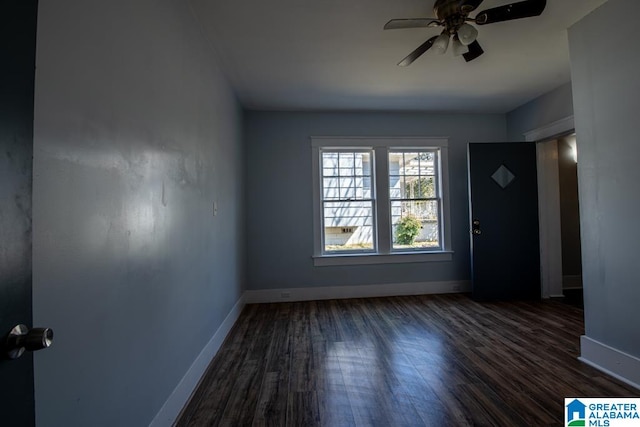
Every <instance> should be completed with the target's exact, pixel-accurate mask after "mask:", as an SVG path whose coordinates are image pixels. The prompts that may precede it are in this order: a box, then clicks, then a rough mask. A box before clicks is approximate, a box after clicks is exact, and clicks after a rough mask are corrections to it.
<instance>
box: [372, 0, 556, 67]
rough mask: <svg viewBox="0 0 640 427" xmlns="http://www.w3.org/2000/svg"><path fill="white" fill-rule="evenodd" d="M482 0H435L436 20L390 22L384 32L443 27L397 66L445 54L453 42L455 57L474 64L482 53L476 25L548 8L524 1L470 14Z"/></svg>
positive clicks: (538, 1) (543, 2) (534, 0)
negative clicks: (425, 55) (428, 54)
mask: <svg viewBox="0 0 640 427" xmlns="http://www.w3.org/2000/svg"><path fill="white" fill-rule="evenodd" d="M482 1H483V0H436V3H435V5H434V6H433V12H434V13H435V15H436V18H414V19H392V20H391V21H389V22H387V23H386V24H385V26H384V29H385V30H397V29H403V28H423V27H427V28H437V27H444V29H443V30H442V33H441V34H440V35H439V36H434V37H431V38H430V39H429V40H427V41H426V42H424V43H423V44H421V45H420V46H419V47H418V48H417V49H416V50H414V51H413V52H411V53H410V54H409V55H408V56H407V57H406V58H404V59H403V60H402V61H400V62H399V63H398V65H399V66H401V67H406V66H408V65H411V63H413V61H415V60H416V59H418V58H419V57H420V56H421V55H422V54H423V53H425V52H426V51H428V50H429V49H431V48H433V49H435V50H436V51H437V52H438V53H440V54H444V53H445V52H446V51H447V48H448V47H449V42H450V41H451V39H453V42H452V50H453V54H454V55H456V56H459V55H462V56H463V57H464V59H465V61H467V62H469V61H473V60H474V59H476V58H478V57H479V56H480V55H482V54H483V53H484V50H483V49H482V47H480V44H479V43H478V41H477V40H476V39H477V37H478V30H477V29H476V28H475V27H474V26H473V25H471V24H469V22H472V23H475V24H476V25H487V24H493V23H496V22H503V21H511V20H514V19H521V18H529V17H532V16H539V15H540V14H541V13H542V12H543V11H544V9H545V7H546V6H547V1H546V0H525V1H521V2H518V3H511V4H508V5H505V6H498V7H494V8H491V9H487V10H483V11H482V12H480V13H478V14H477V15H476V17H475V18H470V17H469V14H470V13H471V12H473V11H474V10H476V9H477V8H478V6H480V4H481V3H482Z"/></svg>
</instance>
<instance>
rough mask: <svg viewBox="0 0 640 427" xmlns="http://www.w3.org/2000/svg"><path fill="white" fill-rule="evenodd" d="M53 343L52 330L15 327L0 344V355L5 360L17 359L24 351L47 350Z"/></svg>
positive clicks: (24, 326) (22, 326)
mask: <svg viewBox="0 0 640 427" xmlns="http://www.w3.org/2000/svg"><path fill="white" fill-rule="evenodd" d="M52 343H53V330H51V329H50V328H31V329H29V328H28V327H27V326H26V325H22V324H21V325H16V326H15V327H14V328H13V329H11V331H9V333H8V334H7V335H6V336H5V337H4V340H3V341H2V342H1V343H0V348H1V353H2V355H3V356H4V357H5V358H8V359H17V358H18V357H20V356H22V354H23V353H24V352H25V351H36V350H42V349H43V348H48V347H50V346H51V344H52Z"/></svg>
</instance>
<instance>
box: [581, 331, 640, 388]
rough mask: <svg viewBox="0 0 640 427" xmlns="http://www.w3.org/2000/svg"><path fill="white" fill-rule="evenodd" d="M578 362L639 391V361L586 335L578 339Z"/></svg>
mask: <svg viewBox="0 0 640 427" xmlns="http://www.w3.org/2000/svg"><path fill="white" fill-rule="evenodd" d="M580 349H581V352H580V353H581V356H580V357H579V358H578V360H580V361H582V362H584V363H586V364H587V365H591V366H593V367H594V368H596V369H598V370H600V371H602V372H604V373H606V374H609V375H611V376H612V377H614V378H617V379H619V380H620V381H622V382H624V383H627V384H629V385H630V386H632V387H635V388H637V389H639V390H640V359H639V358H637V357H635V356H632V355H630V354H627V353H624V352H622V351H620V350H617V349H615V348H613V347H610V346H608V345H606V344H603V343H601V342H599V341H596V340H594V339H591V338H589V337H588V336H586V335H583V336H581V337H580Z"/></svg>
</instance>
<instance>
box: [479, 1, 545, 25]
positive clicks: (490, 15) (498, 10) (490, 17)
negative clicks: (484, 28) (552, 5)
mask: <svg viewBox="0 0 640 427" xmlns="http://www.w3.org/2000/svg"><path fill="white" fill-rule="evenodd" d="M546 6H547V0H527V1H521V2H519V3H511V4H508V5H505V6H499V7H494V8H492V9H487V10H483V11H482V12H480V13H479V14H478V15H477V16H476V24H478V25H486V24H493V23H494V22H503V21H511V20H513V19H521V18H529V17H532V16H538V15H540V14H541V13H542V12H543V11H544V8H545V7H546Z"/></svg>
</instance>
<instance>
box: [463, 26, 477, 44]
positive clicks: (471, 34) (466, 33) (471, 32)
mask: <svg viewBox="0 0 640 427" xmlns="http://www.w3.org/2000/svg"><path fill="white" fill-rule="evenodd" d="M458 38H459V39H460V43H462V44H463V45H465V46H469V45H470V44H471V43H473V42H474V41H476V39H477V38H478V30H476V28H475V27H474V26H473V25H470V24H462V26H461V27H460V28H459V29H458Z"/></svg>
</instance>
